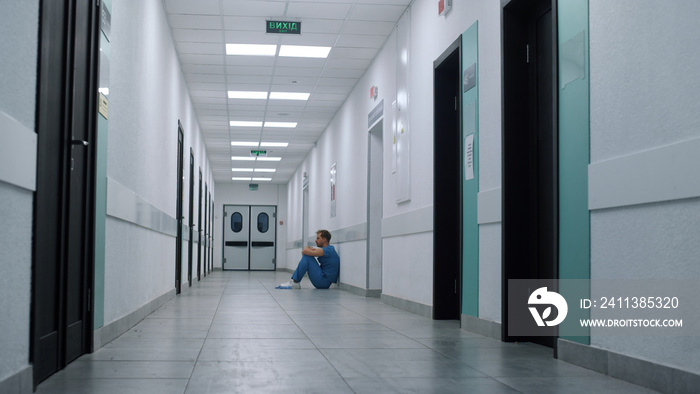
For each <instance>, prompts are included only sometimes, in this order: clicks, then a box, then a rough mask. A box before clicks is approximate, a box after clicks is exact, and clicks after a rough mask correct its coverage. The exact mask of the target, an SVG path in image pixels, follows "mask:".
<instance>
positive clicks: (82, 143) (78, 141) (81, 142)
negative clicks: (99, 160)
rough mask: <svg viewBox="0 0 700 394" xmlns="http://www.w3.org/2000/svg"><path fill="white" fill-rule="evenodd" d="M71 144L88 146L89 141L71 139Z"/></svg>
mask: <svg viewBox="0 0 700 394" xmlns="http://www.w3.org/2000/svg"><path fill="white" fill-rule="evenodd" d="M70 143H71V145H82V146H88V145H89V143H88V142H87V141H85V140H71V142H70Z"/></svg>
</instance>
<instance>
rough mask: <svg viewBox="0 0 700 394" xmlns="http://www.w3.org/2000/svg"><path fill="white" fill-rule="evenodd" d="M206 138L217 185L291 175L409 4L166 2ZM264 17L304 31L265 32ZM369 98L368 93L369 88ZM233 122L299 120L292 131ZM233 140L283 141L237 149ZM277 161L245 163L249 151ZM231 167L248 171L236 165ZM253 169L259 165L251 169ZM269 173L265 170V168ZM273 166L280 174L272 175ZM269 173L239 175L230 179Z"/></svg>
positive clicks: (361, 0) (389, 0) (373, 0)
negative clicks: (322, 52) (244, 51)
mask: <svg viewBox="0 0 700 394" xmlns="http://www.w3.org/2000/svg"><path fill="white" fill-rule="evenodd" d="M162 1H163V5H164V7H165V11H166V13H167V17H168V22H169V24H170V27H171V29H172V34H173V39H174V40H175V45H176V48H177V52H178V56H179V59H180V62H181V66H182V71H183V73H184V75H185V79H186V80H187V84H188V87H189V91H190V95H191V97H192V100H193V105H194V109H195V112H196V115H197V119H198V121H199V126H200V129H201V131H202V134H203V136H204V142H205V144H206V149H207V155H208V157H209V162H210V164H211V168H212V173H213V176H214V181H215V182H217V183H231V182H239V183H251V182H253V183H259V184H264V183H273V184H284V183H287V182H288V181H289V179H290V178H291V176H292V175H293V174H294V172H295V171H296V169H297V168H298V167H299V165H300V164H301V163H302V161H303V160H304V158H306V156H307V155H308V153H309V151H310V150H311V149H312V148H313V146H314V143H315V142H316V141H317V140H318V139H319V137H320V136H321V134H322V133H323V131H324V130H325V129H326V127H327V126H328V124H329V123H330V121H331V120H332V119H333V117H334V115H335V113H336V112H337V111H338V109H339V108H340V106H341V105H342V104H343V103H344V102H345V100H346V98H347V97H348V95H349V94H350V92H351V91H352V89H353V88H354V87H355V85H356V84H357V82H358V81H359V79H360V78H361V77H362V75H363V74H364V73H365V70H366V69H367V67H368V66H369V65H370V63H371V61H372V60H373V59H374V57H375V56H376V55H377V53H378V51H379V49H380V48H381V47H382V46H383V45H384V43H385V42H386V39H387V38H388V36H389V35H390V34H391V33H392V32H393V29H394V27H395V25H396V24H397V22H398V20H399V19H400V18H401V16H402V15H403V14H404V12H405V11H406V8H407V7H408V5H409V4H410V2H411V0H279V1H272V0H271V1H263V0H196V1H194V0H162ZM266 20H277V21H279V20H283V21H300V22H301V34H295V35H289V34H272V33H269V34H268V33H266V31H265V27H266ZM226 44H275V45H278V47H279V46H280V45H303V46H326V47H332V49H331V50H330V53H329V55H328V57H327V58H300V57H281V56H279V55H276V56H242V55H226ZM228 91H255V92H305V93H310V96H309V98H308V100H306V101H303V100H273V99H260V100H255V99H235V98H228V93H227V92H228ZM368 94H369V92H368ZM230 121H255V122H295V123H297V125H296V127H294V128H280V127H261V126H253V127H250V126H248V127H238V126H231V125H230ZM232 141H245V142H284V143H288V144H289V145H288V146H286V147H270V148H265V147H260V148H257V147H237V146H231V142H232ZM252 149H256V150H258V149H259V150H266V151H267V156H269V157H280V158H281V160H280V161H262V160H255V161H239V160H232V157H233V156H243V157H250V156H251V150H252ZM232 168H238V169H243V171H236V172H234V171H232ZM250 169H253V170H255V171H252V172H251V171H248V170H250ZM265 169H267V170H268V172H260V170H265ZM272 169H274V170H275V172H269V171H271V170H272ZM234 176H235V177H243V178H252V177H255V178H260V177H262V178H271V179H270V181H264V180H255V181H252V180H247V181H234V180H232V178H233V177H234Z"/></svg>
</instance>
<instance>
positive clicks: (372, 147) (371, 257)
mask: <svg viewBox="0 0 700 394" xmlns="http://www.w3.org/2000/svg"><path fill="white" fill-rule="evenodd" d="M383 135H384V120H383V119H382V120H379V121H378V122H377V124H375V125H374V126H373V127H372V128H371V129H370V130H369V135H368V136H367V138H368V143H367V145H368V147H369V151H368V153H367V155H368V159H369V160H368V163H369V164H368V166H367V171H368V176H367V283H366V285H367V290H381V289H382V252H383V247H382V218H383V216H384V144H383V140H384V136H383Z"/></svg>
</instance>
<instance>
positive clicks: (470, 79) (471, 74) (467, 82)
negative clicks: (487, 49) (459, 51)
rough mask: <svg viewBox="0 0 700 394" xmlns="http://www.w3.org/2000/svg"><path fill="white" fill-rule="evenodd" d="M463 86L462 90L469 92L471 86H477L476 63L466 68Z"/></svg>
mask: <svg viewBox="0 0 700 394" xmlns="http://www.w3.org/2000/svg"><path fill="white" fill-rule="evenodd" d="M462 86H463V90H462V91H463V92H464V93H466V92H468V91H469V90H470V89H471V88H473V87H474V86H476V63H474V64H472V65H471V66H469V67H467V69H466V70H464V81H463V83H462Z"/></svg>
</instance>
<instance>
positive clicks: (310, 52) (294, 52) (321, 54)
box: [279, 45, 331, 58]
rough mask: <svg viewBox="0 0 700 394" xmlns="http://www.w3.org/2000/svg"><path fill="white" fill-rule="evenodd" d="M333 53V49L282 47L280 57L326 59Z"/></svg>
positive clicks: (297, 46) (300, 46) (298, 46)
mask: <svg viewBox="0 0 700 394" xmlns="http://www.w3.org/2000/svg"><path fill="white" fill-rule="evenodd" d="M330 51H331V47H319V46H303V45H282V46H280V53H279V55H280V56H289V57H315V58H326V57H328V54H329V53H330Z"/></svg>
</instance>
